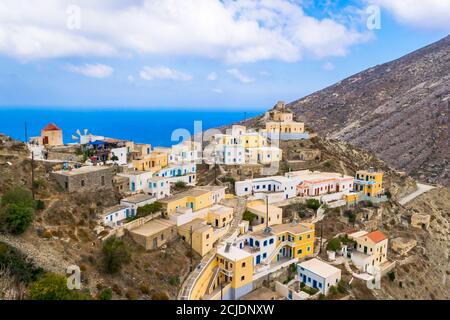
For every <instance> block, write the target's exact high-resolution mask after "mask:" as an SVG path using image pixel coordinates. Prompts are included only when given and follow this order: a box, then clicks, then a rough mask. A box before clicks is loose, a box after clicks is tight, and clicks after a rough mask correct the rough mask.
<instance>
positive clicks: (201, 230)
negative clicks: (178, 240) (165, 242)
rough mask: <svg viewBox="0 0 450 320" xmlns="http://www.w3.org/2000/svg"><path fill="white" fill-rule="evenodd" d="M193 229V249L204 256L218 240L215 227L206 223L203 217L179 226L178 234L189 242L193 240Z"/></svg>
mask: <svg viewBox="0 0 450 320" xmlns="http://www.w3.org/2000/svg"><path fill="white" fill-rule="evenodd" d="M191 228H192V229H191ZM191 231H192V249H193V250H194V251H195V252H197V253H198V254H199V255H201V256H202V257H203V256H205V255H206V254H207V253H208V252H209V251H210V250H211V249H212V248H213V244H214V242H215V241H216V240H217V239H216V237H215V236H214V229H213V227H212V226H210V225H208V224H206V222H205V220H203V219H194V220H192V221H191V222H189V223H186V224H183V225H181V226H179V227H178V234H179V235H180V236H181V237H182V239H183V240H184V241H186V242H187V243H188V244H190V242H191Z"/></svg>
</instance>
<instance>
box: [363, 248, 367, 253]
mask: <svg viewBox="0 0 450 320" xmlns="http://www.w3.org/2000/svg"><path fill="white" fill-rule="evenodd" d="M364 253H365V254H367V247H366V246H364Z"/></svg>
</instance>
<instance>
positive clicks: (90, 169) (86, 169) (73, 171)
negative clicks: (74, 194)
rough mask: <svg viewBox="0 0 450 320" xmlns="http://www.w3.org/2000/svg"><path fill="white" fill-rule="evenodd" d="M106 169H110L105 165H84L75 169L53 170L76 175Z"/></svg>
mask: <svg viewBox="0 0 450 320" xmlns="http://www.w3.org/2000/svg"><path fill="white" fill-rule="evenodd" d="M107 170H111V168H110V167H106V166H84V167H81V168H77V169H71V170H60V171H55V172H54V173H55V174H60V175H63V176H76V175H79V174H86V173H92V172H97V171H107Z"/></svg>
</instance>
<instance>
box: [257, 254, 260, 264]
mask: <svg viewBox="0 0 450 320" xmlns="http://www.w3.org/2000/svg"><path fill="white" fill-rule="evenodd" d="M260 263H261V256H256V264H260Z"/></svg>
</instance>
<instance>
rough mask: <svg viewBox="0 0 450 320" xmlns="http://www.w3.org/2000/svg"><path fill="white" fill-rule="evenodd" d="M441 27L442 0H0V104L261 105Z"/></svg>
mask: <svg viewBox="0 0 450 320" xmlns="http://www.w3.org/2000/svg"><path fill="white" fill-rule="evenodd" d="M93 2H94V3H95V4H93ZM369 6H371V7H370V8H371V10H370V12H367V11H366V10H367V8H368V7H369ZM374 8H375V9H377V8H378V9H379V10H380V13H381V15H380V20H379V21H380V26H381V28H380V29H370V28H368V27H367V22H368V21H369V22H373V21H376V20H373V18H374V17H377V16H376V11H373V9H374ZM372 14H375V16H374V15H372ZM449 32H450V1H441V0H428V1H423V0H396V1H388V0H373V1H369V0H348V1H344V0H336V1H332V0H322V1H312V0H304V1H293V0H291V1H289V0H255V1H244V0H238V1H231V0H222V1H219V0H115V1H114V0H113V1H111V0H97V1H88V0H78V1H76V0H72V1H66V0H61V1H56V0H41V1H40V7H39V8H35V7H30V5H29V1H26V0H4V1H2V3H1V4H0V106H2V107H30V106H45V107H58V108H70V107H77V108H109V107H112V108H116V107H120V108H123V107H131V108H154V109H178V108H181V109H206V110H211V109H219V110H222V109H223V110H249V111H250V110H265V109H267V108H269V107H271V106H272V105H274V104H275V102H276V101H277V100H285V101H288V102H289V101H292V100H295V99H298V98H301V97H303V96H305V95H307V94H310V93H312V92H314V91H317V90H319V89H322V88H324V87H326V86H328V85H331V84H333V83H335V82H337V81H339V80H341V79H343V78H345V77H347V76H349V75H352V74H354V73H356V72H359V71H362V70H364V69H366V68H369V67H371V66H374V65H377V64H380V63H383V62H387V61H390V60H393V59H396V58H398V57H400V56H402V55H404V54H406V53H408V52H411V51H414V50H416V49H418V48H420V47H423V46H425V45H427V44H430V43H432V42H434V41H437V40H439V39H441V38H443V37H445V36H446V35H448V34H449Z"/></svg>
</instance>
